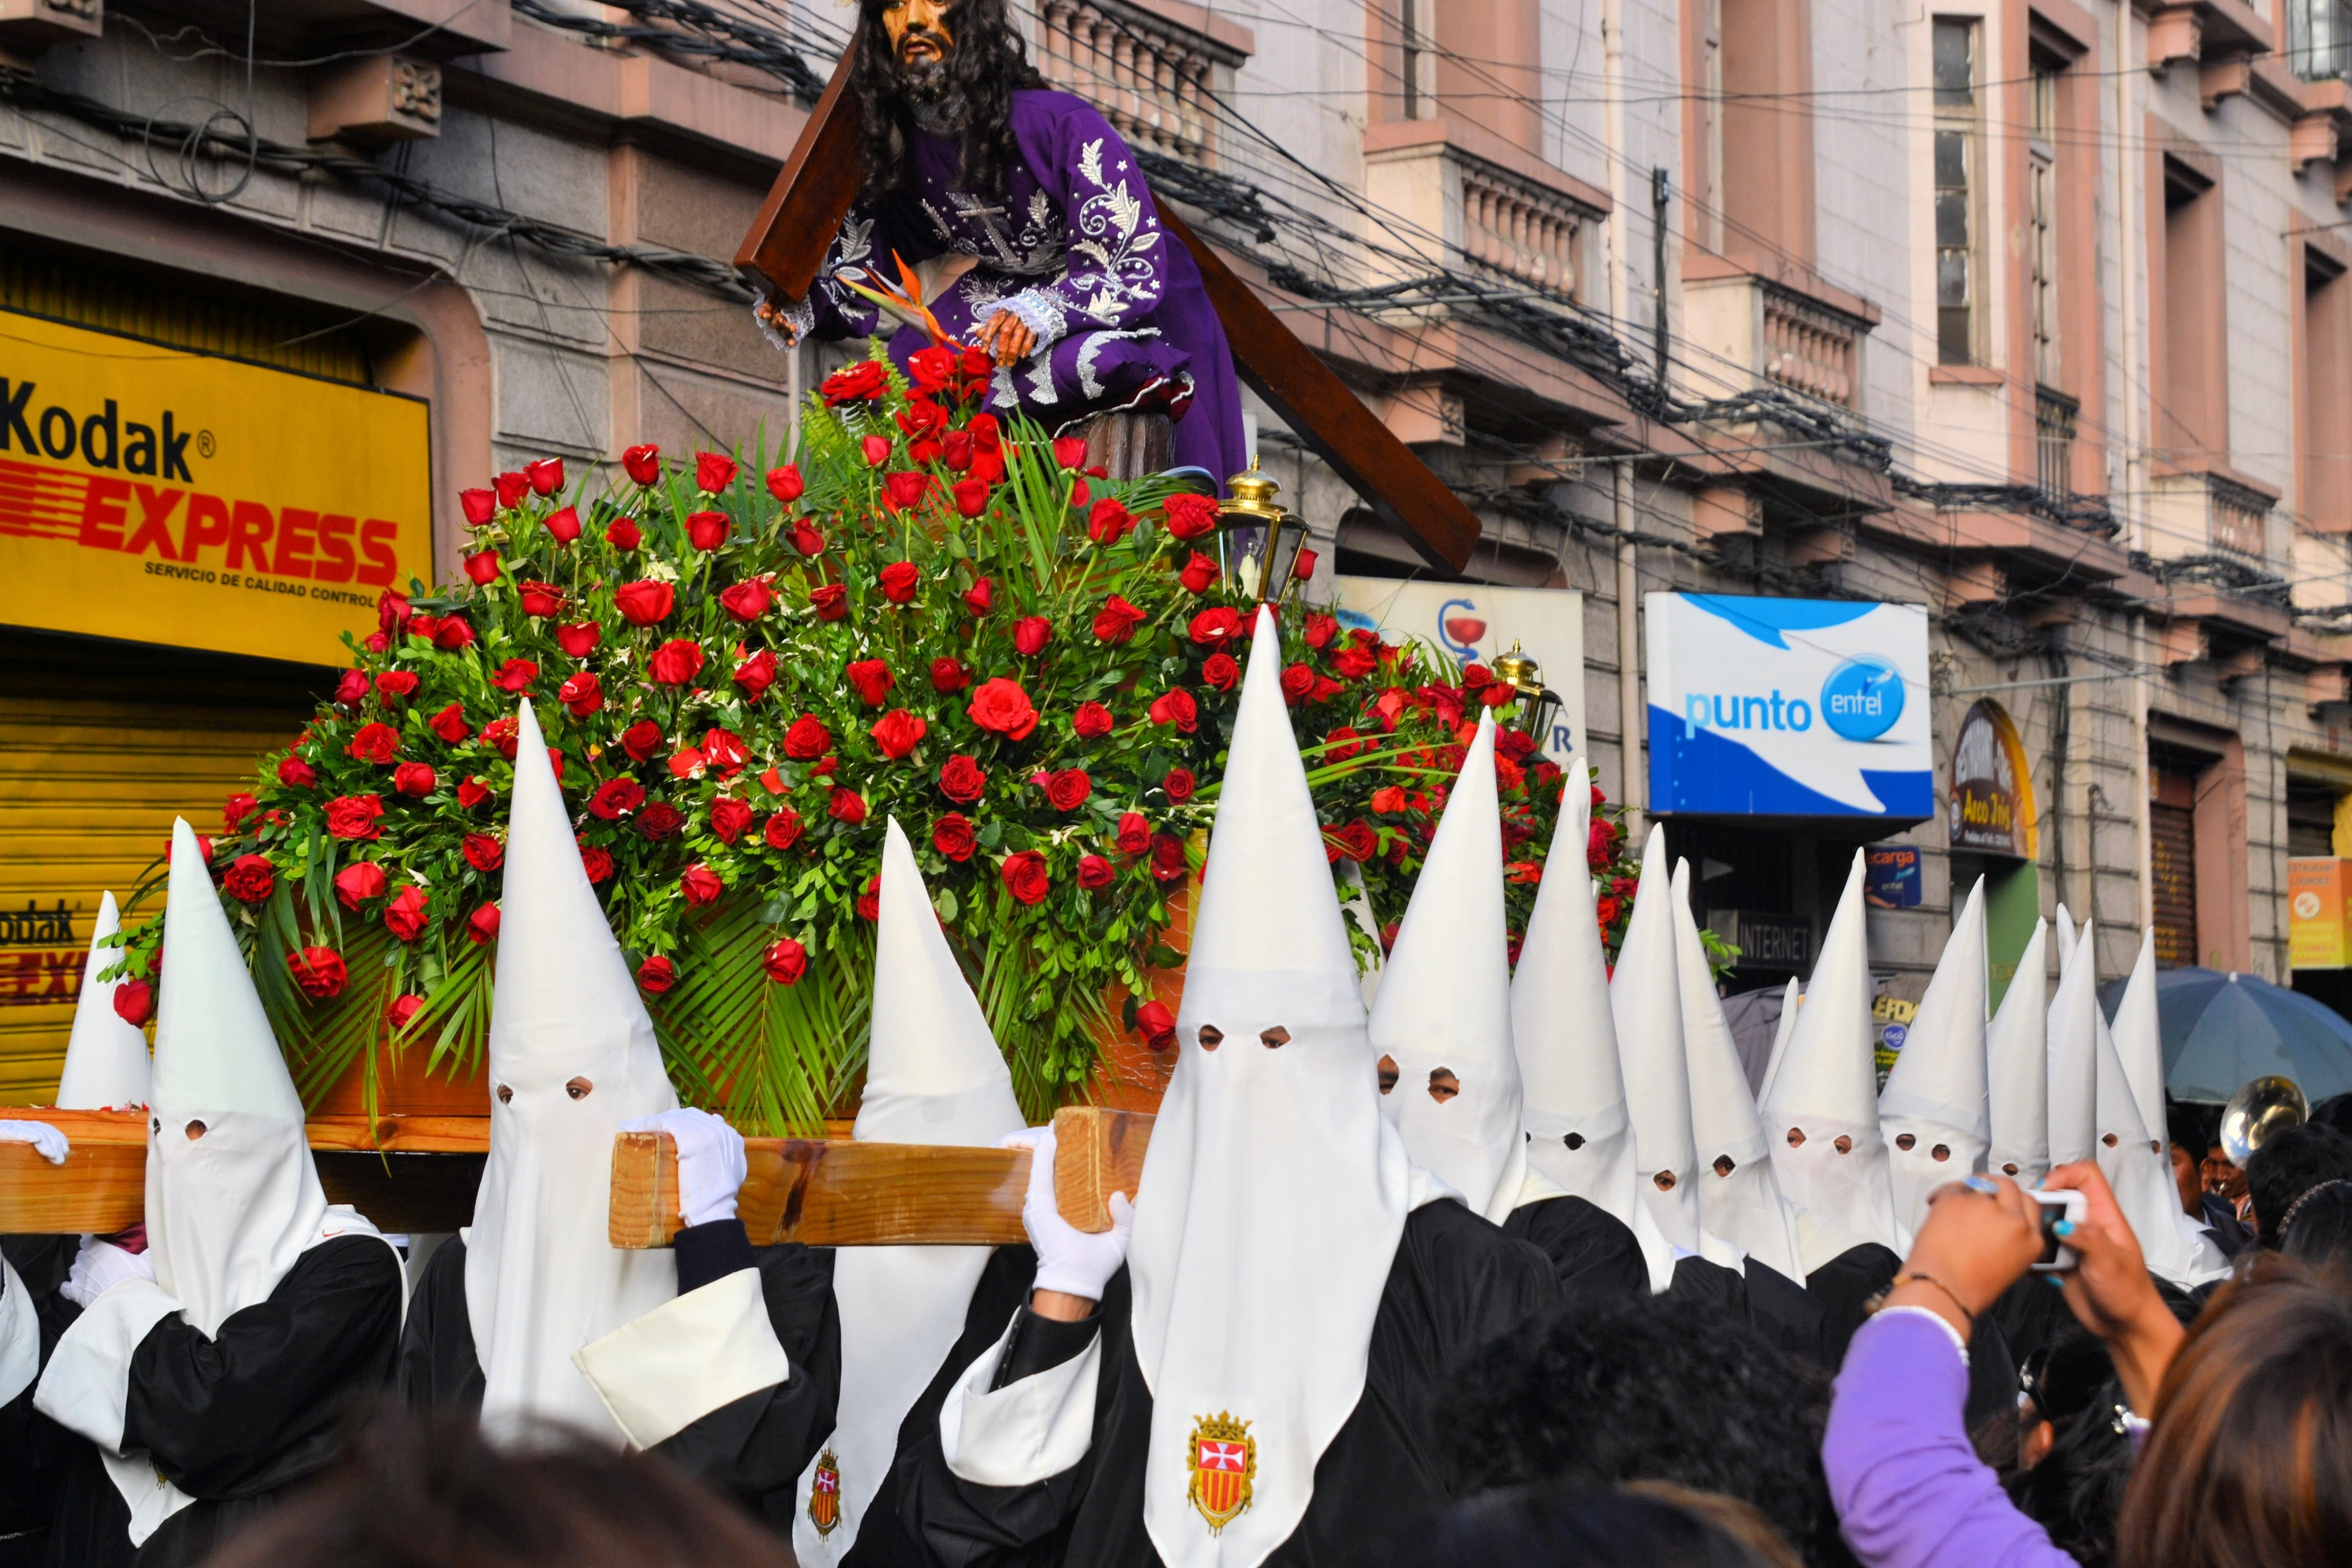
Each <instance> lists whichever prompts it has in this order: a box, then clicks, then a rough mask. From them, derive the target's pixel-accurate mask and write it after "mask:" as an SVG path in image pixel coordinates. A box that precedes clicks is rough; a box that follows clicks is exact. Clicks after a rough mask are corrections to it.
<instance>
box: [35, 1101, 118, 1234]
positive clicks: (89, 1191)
mask: <svg viewBox="0 0 2352 1568" xmlns="http://www.w3.org/2000/svg"><path fill="white" fill-rule="evenodd" d="M0 1121H46V1122H47V1123H49V1124H50V1125H51V1126H53V1127H55V1128H57V1129H58V1131H61V1132H63V1133H64V1134H65V1135H66V1137H67V1139H68V1141H69V1142H71V1143H72V1144H73V1148H72V1149H71V1151H70V1152H68V1153H67V1155H66V1163H64V1164H62V1165H52V1164H50V1163H48V1162H47V1160H44V1159H42V1158H41V1156H40V1155H39V1154H37V1153H36V1152H34V1150H33V1146H32V1145H31V1144H30V1143H0V1236H56V1235H60V1234H65V1235H70V1234H73V1233H75V1232H79V1231H94V1232H96V1233H98V1234H99V1235H101V1236H111V1235H112V1234H113V1233H114V1232H116V1231H118V1230H121V1229H124V1228H125V1227H127V1226H134V1225H137V1224H138V1223H139V1221H140V1220H141V1218H142V1217H143V1216H144V1215H145V1214H146V1212H147V1113H146V1112H145V1111H143V1110H0Z"/></svg>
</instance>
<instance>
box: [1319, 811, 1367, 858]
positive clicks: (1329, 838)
mask: <svg viewBox="0 0 2352 1568" xmlns="http://www.w3.org/2000/svg"><path fill="white" fill-rule="evenodd" d="M1380 847H1381V845H1380V835H1378V834H1377V833H1375V832H1373V831H1372V826H1371V824H1370V823H1368V822H1366V821H1365V820H1364V819H1363V818H1361V817H1358V818H1357V819H1356V820H1355V821H1353V822H1351V823H1349V824H1348V826H1345V827H1327V828H1325V829H1324V830H1323V851H1324V856H1325V858H1327V859H1336V858H1339V856H1342V855H1345V856H1346V857H1347V858H1349V859H1350V860H1354V861H1357V862H1359V863H1361V862H1363V861H1366V860H1369V859H1370V858H1372V855H1373V852H1374V851H1375V850H1377V849H1379V848H1380Z"/></svg>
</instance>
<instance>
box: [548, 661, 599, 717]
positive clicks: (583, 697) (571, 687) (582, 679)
mask: <svg viewBox="0 0 2352 1568" xmlns="http://www.w3.org/2000/svg"><path fill="white" fill-rule="evenodd" d="M555 700H557V701H558V702H561V703H562V704H563V706H564V707H566V708H568V709H570V710H571V711H572V717H573V718H574V719H585V718H586V717H588V715H589V714H591V713H593V712H595V711H597V710H599V709H601V708H603V707H604V682H602V681H600V680H598V679H596V675H595V672H594V671H593V670H586V669H583V670H582V671H581V672H580V673H579V674H577V675H575V676H573V677H572V679H569V680H566V681H565V682H564V683H563V684H562V686H559V687H557V688H556V689H555Z"/></svg>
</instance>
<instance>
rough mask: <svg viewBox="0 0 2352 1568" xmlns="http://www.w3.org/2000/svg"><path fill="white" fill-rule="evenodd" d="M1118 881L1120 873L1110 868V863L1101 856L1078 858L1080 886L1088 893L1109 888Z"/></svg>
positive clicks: (1082, 856)
mask: <svg viewBox="0 0 2352 1568" xmlns="http://www.w3.org/2000/svg"><path fill="white" fill-rule="evenodd" d="M1116 881H1118V872H1116V871H1114V870H1112V869H1111V868H1110V862H1109V861H1108V860H1106V859H1104V858H1102V857H1101V856H1099V855H1081V856H1080V857H1078V886H1079V887H1081V888H1084V889H1086V890H1087V891H1088V892H1090V893H1091V892H1093V891H1095V890H1096V889H1099V888H1108V887H1109V886H1110V885H1111V884H1112V883H1113V882H1116Z"/></svg>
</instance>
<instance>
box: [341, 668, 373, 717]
mask: <svg viewBox="0 0 2352 1568" xmlns="http://www.w3.org/2000/svg"><path fill="white" fill-rule="evenodd" d="M369 689H370V687H369V683H368V678H367V671H366V670H364V669H347V670H345V671H343V678H342V679H341V680H338V681H337V682H335V696H334V702H335V706H336V707H338V708H349V707H350V706H352V704H353V703H354V702H357V701H358V700H360V699H361V698H362V697H365V696H366V695H367V694H368V691H369Z"/></svg>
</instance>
